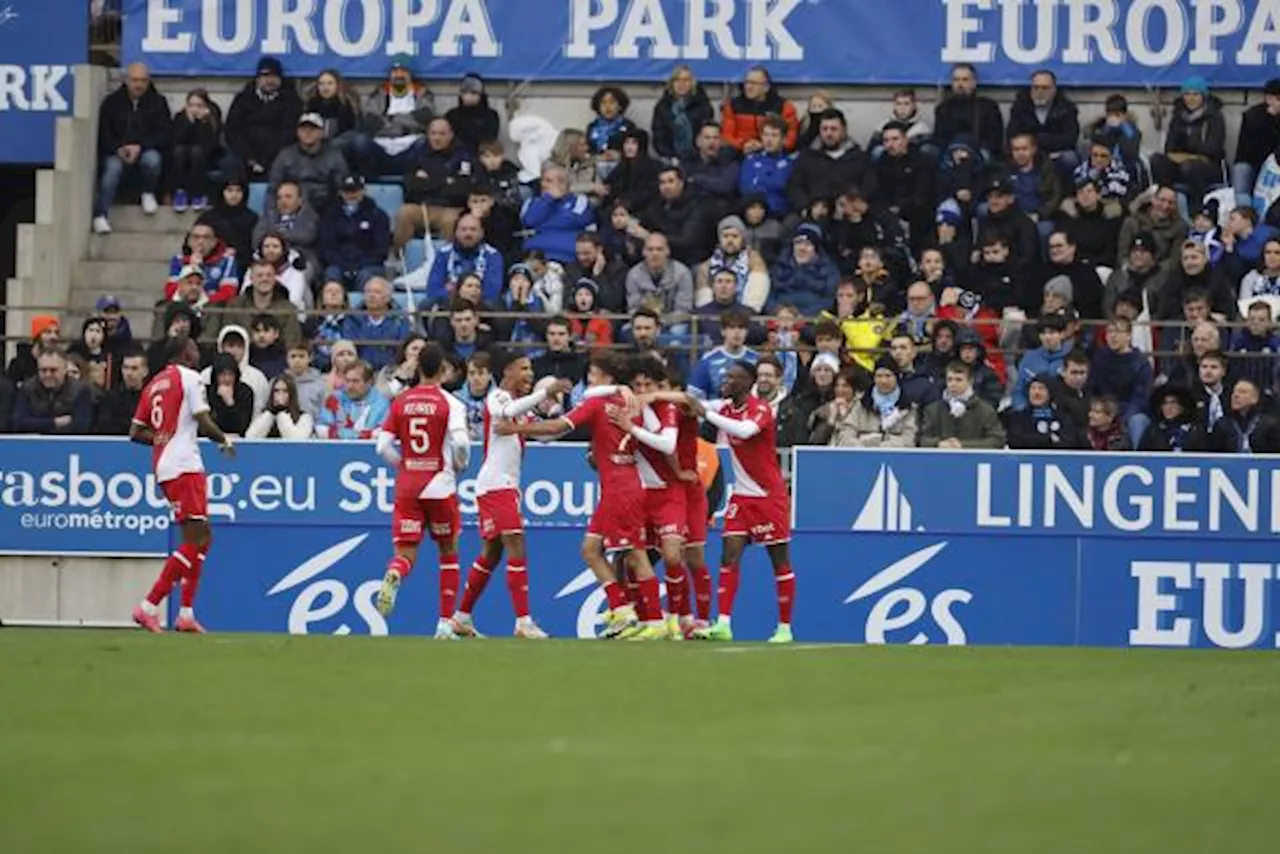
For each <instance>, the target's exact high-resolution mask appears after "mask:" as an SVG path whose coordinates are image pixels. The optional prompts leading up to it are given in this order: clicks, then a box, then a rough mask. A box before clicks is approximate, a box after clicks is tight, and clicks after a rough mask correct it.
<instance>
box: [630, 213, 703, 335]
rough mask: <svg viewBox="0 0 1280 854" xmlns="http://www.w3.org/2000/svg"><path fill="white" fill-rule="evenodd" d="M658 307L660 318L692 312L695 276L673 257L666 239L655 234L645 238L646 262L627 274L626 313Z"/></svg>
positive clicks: (642, 262)
mask: <svg viewBox="0 0 1280 854" xmlns="http://www.w3.org/2000/svg"><path fill="white" fill-rule="evenodd" d="M655 303H656V309H657V311H658V312H659V313H661V314H669V313H673V312H674V313H677V314H688V313H689V312H691V311H692V310H693V274H692V273H690V272H689V268H688V267H686V266H685V265H684V264H683V263H682V262H680V261H679V260H677V259H676V258H673V257H672V253H671V246H670V244H669V243H668V242H667V237H666V235H665V234H663V233H661V232H656V231H655V232H652V233H650V234H649V236H648V237H646V238H645V241H644V260H643V261H641V262H640V263H639V264H637V265H635V266H634V267H632V268H631V270H630V272H628V273H627V311H630V312H634V311H636V310H637V309H639V308H640V307H641V306H646V305H651V304H655Z"/></svg>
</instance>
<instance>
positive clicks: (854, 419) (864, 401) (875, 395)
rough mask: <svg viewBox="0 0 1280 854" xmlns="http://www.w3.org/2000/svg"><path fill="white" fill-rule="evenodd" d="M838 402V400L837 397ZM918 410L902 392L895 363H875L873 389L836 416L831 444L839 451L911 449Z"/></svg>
mask: <svg viewBox="0 0 1280 854" xmlns="http://www.w3.org/2000/svg"><path fill="white" fill-rule="evenodd" d="M837 399H839V398H838V397H837ZM916 412H917V409H916V407H915V406H914V405H913V404H912V402H911V400H910V399H909V398H908V397H907V396H906V395H905V394H904V393H903V390H902V386H901V385H900V384H899V383H898V373H897V371H896V370H895V366H894V364H893V363H892V362H891V361H889V360H885V359H881V360H880V361H879V362H877V363H876V370H875V374H874V375H873V377H872V386H871V388H869V389H867V390H866V391H865V392H864V393H863V394H862V396H861V397H860V398H859V399H858V400H857V401H856V402H855V403H854V404H853V405H852V406H850V407H849V408H848V411H847V413H846V414H845V415H844V417H839V413H837V417H838V420H837V422H836V424H835V429H834V431H833V432H832V436H831V442H830V444H831V445H833V446H835V447H842V448H914V447H915V446H916V434H917V432H918V430H919V424H918V423H917V416H916Z"/></svg>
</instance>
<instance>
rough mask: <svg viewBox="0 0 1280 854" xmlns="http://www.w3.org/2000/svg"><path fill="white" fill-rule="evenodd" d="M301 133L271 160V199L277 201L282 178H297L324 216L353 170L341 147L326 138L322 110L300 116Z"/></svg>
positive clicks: (269, 189)
mask: <svg viewBox="0 0 1280 854" xmlns="http://www.w3.org/2000/svg"><path fill="white" fill-rule="evenodd" d="M297 135H298V141H297V142H296V143H294V144H293V145H288V146H286V147H284V148H283V149H281V150H280V153H279V154H277V155H276V159H275V160H273V161H272V162H271V173H270V176H269V177H268V178H267V183H268V185H269V186H268V188H267V200H268V202H269V203H270V202H271V201H274V199H275V197H276V188H277V187H279V186H280V182H281V181H286V180H288V181H294V182H296V183H297V184H298V186H300V187H301V188H302V194H303V196H304V197H305V198H306V201H307V204H308V205H310V206H311V208H312V209H313V210H314V211H316V213H318V214H319V215H321V216H324V214H325V213H326V212H328V211H329V209H330V208H332V207H333V205H334V204H335V203H336V202H337V197H338V187H339V186H340V185H341V184H342V180H343V179H344V178H346V177H347V175H349V174H350V172H351V170H350V169H348V167H347V161H346V158H345V157H343V156H342V152H341V151H339V150H338V147H337V146H336V145H334V144H333V143H331V142H329V141H328V140H327V139H325V137H324V117H323V116H321V115H320V114H319V113H303V114H302V115H301V116H299V117H298V130H297Z"/></svg>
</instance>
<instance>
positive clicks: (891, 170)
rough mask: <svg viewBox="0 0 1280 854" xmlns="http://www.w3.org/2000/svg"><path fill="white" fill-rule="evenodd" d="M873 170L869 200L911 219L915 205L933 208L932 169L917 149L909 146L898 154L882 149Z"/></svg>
mask: <svg viewBox="0 0 1280 854" xmlns="http://www.w3.org/2000/svg"><path fill="white" fill-rule="evenodd" d="M872 170H873V173H874V180H873V181H871V182H870V183H871V192H870V194H869V195H870V198H871V201H872V202H874V203H878V204H880V205H883V206H884V207H887V208H897V209H898V210H899V211H901V212H902V216H903V218H904V219H911V217H912V214H913V212H914V211H915V210H916V209H917V208H924V207H932V204H933V180H934V168H933V164H932V163H930V162H929V160H928V158H926V157H925V156H924V155H922V154H921V153H920V152H919V150H918V149H914V148H912V149H908V151H907V153H906V154H904V155H902V156H901V157H894V156H892V155H890V154H889V153H888V152H885V153H884V154H883V155H882V156H881V157H880V159H879V160H877V161H875V162H874V163H873V164H872ZM864 192H866V190H864Z"/></svg>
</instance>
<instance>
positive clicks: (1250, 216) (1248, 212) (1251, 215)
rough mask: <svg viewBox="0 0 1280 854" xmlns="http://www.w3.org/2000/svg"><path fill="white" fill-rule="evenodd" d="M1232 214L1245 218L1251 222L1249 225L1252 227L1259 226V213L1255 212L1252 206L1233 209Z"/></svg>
mask: <svg viewBox="0 0 1280 854" xmlns="http://www.w3.org/2000/svg"><path fill="white" fill-rule="evenodd" d="M1231 212H1232V213H1233V214H1239V215H1240V216H1242V217H1244V218H1245V219H1247V220H1249V224H1250V225H1257V224H1258V212H1257V211H1255V210H1254V209H1253V208H1252V207H1251V206H1249V205H1241V206H1240V207H1237V208H1232V209H1231Z"/></svg>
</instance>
